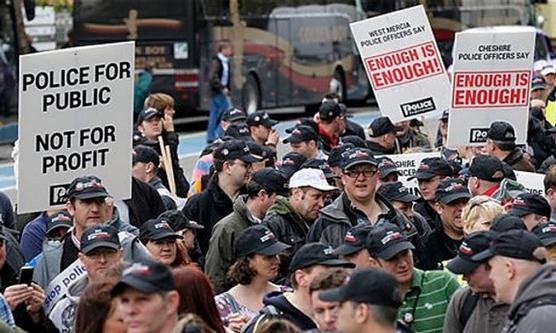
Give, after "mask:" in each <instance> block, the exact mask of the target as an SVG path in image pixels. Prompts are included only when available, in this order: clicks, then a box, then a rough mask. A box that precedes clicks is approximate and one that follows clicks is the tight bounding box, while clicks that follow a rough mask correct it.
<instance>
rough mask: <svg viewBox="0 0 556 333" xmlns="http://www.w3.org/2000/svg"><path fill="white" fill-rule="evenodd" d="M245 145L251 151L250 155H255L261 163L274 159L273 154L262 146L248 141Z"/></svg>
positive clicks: (269, 149)
mask: <svg viewBox="0 0 556 333" xmlns="http://www.w3.org/2000/svg"><path fill="white" fill-rule="evenodd" d="M247 145H248V146H249V150H251V154H253V155H255V157H257V158H260V159H261V161H262V160H266V159H269V158H274V155H275V153H274V152H273V151H272V149H271V148H270V147H268V146H263V145H260V144H258V143H255V142H253V141H248V142H247Z"/></svg>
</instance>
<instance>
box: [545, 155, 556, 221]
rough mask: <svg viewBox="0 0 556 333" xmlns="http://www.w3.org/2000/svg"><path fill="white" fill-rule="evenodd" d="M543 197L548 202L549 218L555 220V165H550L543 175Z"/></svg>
mask: <svg viewBox="0 0 556 333" xmlns="http://www.w3.org/2000/svg"><path fill="white" fill-rule="evenodd" d="M543 184H544V197H545V199H546V200H547V201H548V203H549V204H550V209H551V213H550V220H551V221H556V165H555V166H552V167H550V168H549V169H548V170H547V171H546V173H545V175H544V180H543Z"/></svg>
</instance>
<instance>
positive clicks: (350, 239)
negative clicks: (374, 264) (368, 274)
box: [334, 224, 374, 268]
mask: <svg viewBox="0 0 556 333" xmlns="http://www.w3.org/2000/svg"><path fill="white" fill-rule="evenodd" d="M373 228H374V226H373V225H370V224H361V225H356V226H355V227H351V228H350V229H349V230H348V232H347V233H346V237H345V238H344V243H343V244H342V245H340V246H338V247H337V248H336V249H335V250H334V253H335V254H337V255H338V256H340V257H343V258H344V259H345V260H347V261H349V262H351V263H352V264H354V265H355V268H368V267H371V262H370V260H369V258H370V256H369V251H367V246H366V242H367V236H368V235H369V232H371V230H372V229H373Z"/></svg>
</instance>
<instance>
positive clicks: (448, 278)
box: [398, 268, 459, 333]
mask: <svg viewBox="0 0 556 333" xmlns="http://www.w3.org/2000/svg"><path fill="white" fill-rule="evenodd" d="M458 288H459V283H458V281H457V279H456V277H455V276H454V275H453V274H452V273H449V272H446V271H422V270H419V269H416V268H414V269H413V278H412V279H411V287H410V288H409V291H408V292H407V294H406V295H405V299H404V302H403V305H402V307H401V308H400V311H399V313H398V315H399V317H400V319H401V320H402V321H403V322H404V323H406V324H407V325H408V326H409V327H410V328H411V329H413V330H414V331H415V332H417V333H442V327H443V325H444V316H445V315H446V310H447V309H448V303H450V298H451V297H452V294H453V293H454V292H455V291H456V290H457V289H458Z"/></svg>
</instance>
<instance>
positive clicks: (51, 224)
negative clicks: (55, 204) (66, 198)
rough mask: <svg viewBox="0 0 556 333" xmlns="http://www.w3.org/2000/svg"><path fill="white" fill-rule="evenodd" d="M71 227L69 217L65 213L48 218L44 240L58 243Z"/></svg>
mask: <svg viewBox="0 0 556 333" xmlns="http://www.w3.org/2000/svg"><path fill="white" fill-rule="evenodd" d="M72 226H73V224H72V223H71V215H69V213H68V212H67V211H61V212H59V213H58V214H55V215H52V216H49V217H48V218H47V220H46V239H47V240H48V241H60V240H62V238H64V236H65V235H66V233H67V232H68V230H69V229H70V228H71V227H72Z"/></svg>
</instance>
